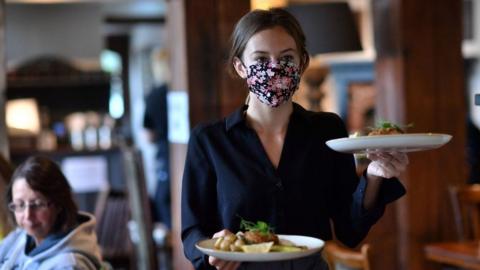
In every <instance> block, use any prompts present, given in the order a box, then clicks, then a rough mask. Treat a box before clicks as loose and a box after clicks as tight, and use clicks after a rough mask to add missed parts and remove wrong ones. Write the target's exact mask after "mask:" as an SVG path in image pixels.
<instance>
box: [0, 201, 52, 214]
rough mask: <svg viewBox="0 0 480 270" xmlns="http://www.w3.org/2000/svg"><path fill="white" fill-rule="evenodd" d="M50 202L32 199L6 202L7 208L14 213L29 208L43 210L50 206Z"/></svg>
mask: <svg viewBox="0 0 480 270" xmlns="http://www.w3.org/2000/svg"><path fill="white" fill-rule="evenodd" d="M50 204H51V203H50V202H44V201H40V200H38V201H33V202H29V203H25V202H21V203H13V202H11V203H9V204H8V209H9V210H10V211H12V212H15V213H22V212H23V211H25V209H27V207H28V208H30V210H32V211H37V210H44V209H47V208H48V207H49V206H50Z"/></svg>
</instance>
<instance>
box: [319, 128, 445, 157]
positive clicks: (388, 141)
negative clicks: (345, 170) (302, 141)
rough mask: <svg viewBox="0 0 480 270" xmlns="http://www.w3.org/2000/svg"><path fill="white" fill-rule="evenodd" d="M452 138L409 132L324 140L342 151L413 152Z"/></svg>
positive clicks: (336, 149) (329, 145)
mask: <svg viewBox="0 0 480 270" xmlns="http://www.w3.org/2000/svg"><path fill="white" fill-rule="evenodd" d="M451 139H452V136H451V135H448V134H435V133H410V134H396V135H375V136H361V137H354V138H340V139H334V140H329V141H327V142H326V144H327V145H328V147H330V148H332V149H333V150H335V151H338V152H344V153H354V154H360V153H371V152H382V151H383V152H389V151H399V152H413V151H424V150H430V149H435V148H439V147H441V146H442V145H444V144H446V143H447V142H449V141H450V140H451Z"/></svg>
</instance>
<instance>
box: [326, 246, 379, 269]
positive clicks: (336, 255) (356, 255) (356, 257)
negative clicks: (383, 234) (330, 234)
mask: <svg viewBox="0 0 480 270" xmlns="http://www.w3.org/2000/svg"><path fill="white" fill-rule="evenodd" d="M369 248H370V246H369V245H368V244H364V245H362V247H361V248H360V251H356V250H353V249H349V248H346V247H342V246H340V245H339V244H337V243H335V242H333V241H329V242H327V243H326V244H325V247H324V249H323V257H324V258H325V259H326V261H327V263H328V267H329V269H331V270H370V263H369V258H368V250H369Z"/></svg>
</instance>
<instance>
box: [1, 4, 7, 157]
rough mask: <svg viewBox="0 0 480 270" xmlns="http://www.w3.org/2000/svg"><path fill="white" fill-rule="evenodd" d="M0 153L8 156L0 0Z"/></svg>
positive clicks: (2, 8) (3, 23) (4, 62)
mask: <svg viewBox="0 0 480 270" xmlns="http://www.w3.org/2000/svg"><path fill="white" fill-rule="evenodd" d="M0 44H1V45H0V71H1V72H0V153H1V154H2V155H3V156H4V157H5V158H8V156H9V154H8V153H9V150H8V138H7V125H6V123H5V103H6V73H7V68H6V60H5V45H6V44H7V42H6V41H5V1H4V0H0Z"/></svg>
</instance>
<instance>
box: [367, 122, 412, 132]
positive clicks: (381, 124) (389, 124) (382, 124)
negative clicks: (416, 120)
mask: <svg viewBox="0 0 480 270" xmlns="http://www.w3.org/2000/svg"><path fill="white" fill-rule="evenodd" d="M410 127H413V123H410V124H408V125H405V126H399V125H396V124H394V123H392V122H389V121H383V120H382V121H378V122H377V124H376V125H375V127H374V128H370V129H371V130H375V129H395V130H398V131H399V132H403V131H404V129H406V128H410Z"/></svg>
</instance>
